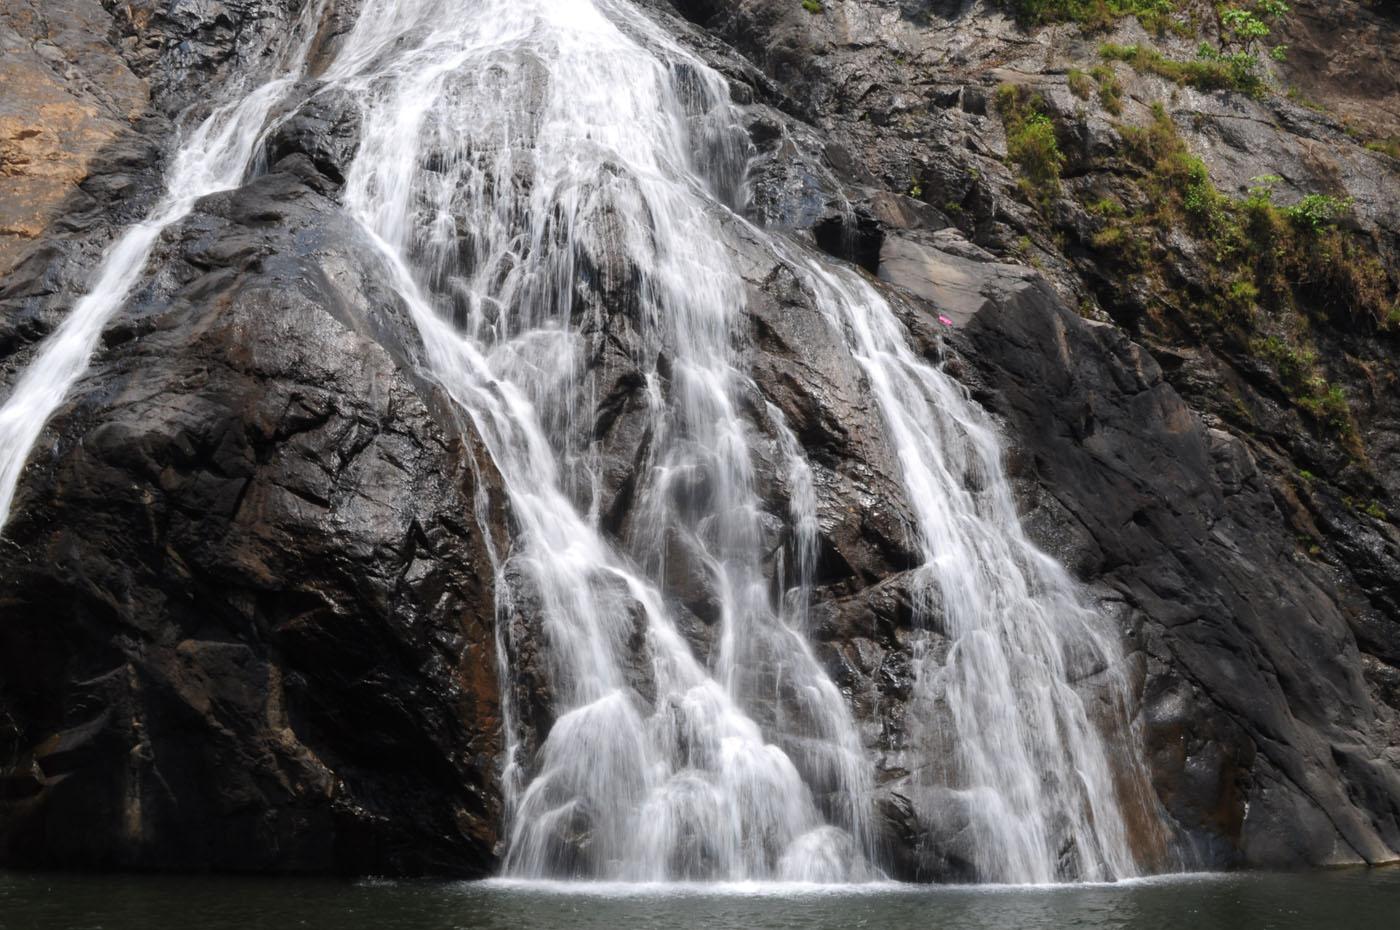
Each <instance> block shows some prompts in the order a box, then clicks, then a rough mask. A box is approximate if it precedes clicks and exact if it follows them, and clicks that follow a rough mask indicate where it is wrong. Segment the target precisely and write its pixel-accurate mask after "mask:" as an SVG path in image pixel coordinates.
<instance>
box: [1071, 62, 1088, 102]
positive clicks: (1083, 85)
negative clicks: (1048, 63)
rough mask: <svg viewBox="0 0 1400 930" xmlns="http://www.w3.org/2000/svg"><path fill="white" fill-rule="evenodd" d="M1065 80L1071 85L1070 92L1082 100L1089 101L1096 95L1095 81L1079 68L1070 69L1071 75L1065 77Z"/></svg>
mask: <svg viewBox="0 0 1400 930" xmlns="http://www.w3.org/2000/svg"><path fill="white" fill-rule="evenodd" d="M1065 80H1066V81H1067V82H1068V83H1069V92H1070V93H1072V94H1074V95H1075V96H1076V97H1078V98H1079V99H1080V100H1088V99H1089V97H1090V96H1092V95H1093V93H1094V81H1093V79H1092V78H1090V77H1089V75H1088V74H1087V73H1086V72H1084V71H1080V70H1079V69H1078V68H1070V69H1069V74H1067V75H1065Z"/></svg>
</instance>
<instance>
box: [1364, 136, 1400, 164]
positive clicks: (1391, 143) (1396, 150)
mask: <svg viewBox="0 0 1400 930" xmlns="http://www.w3.org/2000/svg"><path fill="white" fill-rule="evenodd" d="M1366 148H1368V149H1370V150H1371V151H1373V152H1380V153H1381V154H1382V155H1389V156H1390V157H1391V158H1394V159H1397V160H1400V136H1392V137H1391V138H1389V139H1372V140H1371V141H1370V142H1367V143H1366Z"/></svg>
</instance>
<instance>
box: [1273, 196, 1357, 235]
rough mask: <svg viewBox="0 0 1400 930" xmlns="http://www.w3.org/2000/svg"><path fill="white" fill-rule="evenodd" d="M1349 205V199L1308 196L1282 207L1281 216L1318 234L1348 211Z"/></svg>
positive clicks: (1350, 202)
mask: <svg viewBox="0 0 1400 930" xmlns="http://www.w3.org/2000/svg"><path fill="white" fill-rule="evenodd" d="M1351 204H1352V201H1351V198H1350V197H1348V198H1346V199H1345V200H1342V199H1338V198H1336V197H1329V196H1327V195H1326V194H1308V195H1307V196H1306V197H1304V198H1303V199H1302V200H1300V201H1298V202H1297V203H1296V204H1294V205H1293V206H1291V207H1284V208H1283V215H1284V216H1286V217H1288V218H1289V219H1290V220H1292V221H1293V222H1294V223H1296V224H1297V225H1299V226H1301V227H1303V228H1305V229H1309V230H1311V231H1313V232H1318V231H1320V230H1322V229H1323V228H1324V227H1326V226H1330V225H1331V224H1332V222H1333V221H1334V220H1336V218H1337V217H1338V216H1340V215H1341V214H1343V213H1345V212H1346V211H1347V210H1349V209H1350V208H1351Z"/></svg>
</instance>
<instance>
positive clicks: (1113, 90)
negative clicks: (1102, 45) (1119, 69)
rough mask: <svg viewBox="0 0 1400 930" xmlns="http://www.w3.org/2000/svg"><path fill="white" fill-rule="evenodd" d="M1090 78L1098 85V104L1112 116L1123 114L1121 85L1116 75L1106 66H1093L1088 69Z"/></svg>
mask: <svg viewBox="0 0 1400 930" xmlns="http://www.w3.org/2000/svg"><path fill="white" fill-rule="evenodd" d="M1089 74H1090V76H1092V77H1093V79H1094V80H1095V81H1097V82H1098V85H1099V103H1100V104H1102V105H1103V108H1104V109H1105V110H1107V111H1108V112H1110V113H1112V114H1113V115H1114V116H1118V115H1119V114H1121V113H1122V112H1123V85H1122V84H1121V83H1120V82H1119V81H1118V75H1117V74H1114V72H1113V69H1112V68H1110V67H1109V66H1108V65H1095V66H1094V67H1093V68H1091V69H1089Z"/></svg>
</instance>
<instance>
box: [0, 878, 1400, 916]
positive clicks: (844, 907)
mask: <svg viewBox="0 0 1400 930" xmlns="http://www.w3.org/2000/svg"><path fill="white" fill-rule="evenodd" d="M300 927H311V928H327V930H332V928H333V930H410V928H412V930H419V928H425V930H455V928H477V927H482V928H494V930H534V928H555V927H558V928H569V930H629V928H657V930H675V928H689V927H697V928H698V927H704V928H724V930H731V928H732V930H768V928H787V927H792V928H802V930H822V928H853V927H871V928H878V930H905V928H919V930H924V928H929V930H959V928H978V930H980V928H988V930H993V928H995V930H1041V928H1057V930H1058V928H1070V927H1072V928H1083V930H1101V928H1119V927H1122V928H1133V930H1168V928H1170V930H1253V928H1308V930H1315V928H1329V930H1330V928H1347V930H1351V928H1358V930H1364V928H1371V927H1375V928H1381V930H1400V869H1379V870H1373V871H1364V870H1346V871H1334V872H1320V873H1312V874H1306V875H1236V876H1180V877H1173V878H1167V879H1151V880H1147V881H1140V882H1131V883H1126V884H1120V885H1088V886H1085V885H1081V886H1060V887H1052V888H1047V887H1040V888H1036V887H999V888H987V887H983V888H969V887H941V888H927V887H922V888H915V887H908V886H900V885H883V886H863V887H860V888H856V889H838V888H832V887H793V886H771V885H770V886H746V885H739V886H659V887H646V886H641V887H638V886H623V885H611V886H610V885H551V884H513V883H508V882H481V883H428V882H377V881H368V882H357V883H348V882H337V881H328V880H308V879H251V878H248V879H245V878H177V877H152V876H130V875H123V876H103V877H92V876H73V875H52V874H25V873H3V872H0V928H3V930H99V928H100V930H164V928H173V930H244V928H269V930H274V928H275V930H293V928H300Z"/></svg>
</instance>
